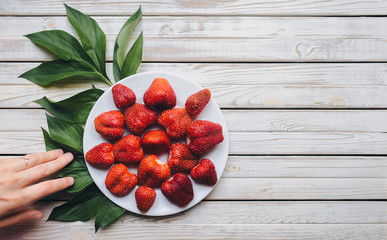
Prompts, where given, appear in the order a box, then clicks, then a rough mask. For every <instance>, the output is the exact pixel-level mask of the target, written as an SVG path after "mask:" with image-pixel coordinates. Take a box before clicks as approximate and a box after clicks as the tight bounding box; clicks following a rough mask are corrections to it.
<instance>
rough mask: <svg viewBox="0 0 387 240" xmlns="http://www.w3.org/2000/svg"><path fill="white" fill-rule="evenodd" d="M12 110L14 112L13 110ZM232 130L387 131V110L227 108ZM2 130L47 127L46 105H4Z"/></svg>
mask: <svg viewBox="0 0 387 240" xmlns="http://www.w3.org/2000/svg"><path fill="white" fill-rule="evenodd" d="M10 111H12V114H9V112H10ZM222 112H223V116H224V118H225V120H226V124H227V128H228V130H229V131H230V132H340V131H341V132H355V133H356V132H358V133H360V132H364V133H371V132H372V133H380V132H387V126H386V124H385V122H387V111H386V110H367V111H365V110H343V111H337V110H223V111H222ZM0 116H2V117H1V118H0V132H9V131H13V132H26V131H40V127H44V128H46V127H47V125H46V117H45V110H43V109H12V110H10V109H0Z"/></svg>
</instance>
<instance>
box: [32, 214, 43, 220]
mask: <svg viewBox="0 0 387 240" xmlns="http://www.w3.org/2000/svg"><path fill="white" fill-rule="evenodd" d="M33 217H34V219H41V218H42V217H43V214H42V213H35V214H34V216H33Z"/></svg>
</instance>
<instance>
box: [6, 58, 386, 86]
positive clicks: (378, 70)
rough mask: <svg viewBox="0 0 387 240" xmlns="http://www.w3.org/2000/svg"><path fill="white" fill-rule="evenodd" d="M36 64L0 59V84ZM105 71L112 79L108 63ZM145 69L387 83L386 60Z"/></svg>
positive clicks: (262, 81)
mask: <svg viewBox="0 0 387 240" xmlns="http://www.w3.org/2000/svg"><path fill="white" fill-rule="evenodd" d="M38 65H39V63H27V62H16V63H13V62H0V69H1V71H0V84H1V85H14V84H30V85H31V84H33V83H31V82H29V81H27V80H25V79H23V78H18V76H19V75H21V74H22V73H24V72H26V71H28V70H29V69H31V68H34V67H36V66H38ZM107 71H108V75H109V76H111V79H113V77H112V76H113V75H112V64H111V63H108V64H107ZM145 71H162V72H174V73H178V74H180V75H183V76H186V77H187V78H189V79H191V80H192V81H195V82H197V83H198V84H200V85H206V84H213V85H233V84H234V85H252V84H259V85H286V86H287V85H313V86H332V85H333V86H341V85H344V86H348V87H349V86H387V63H263V64H260V63H255V64H234V63H227V64H226V63H142V64H141V66H140V68H139V70H138V72H145ZM73 81H74V80H71V82H73ZM78 81H79V82H82V81H83V82H86V80H84V79H82V78H80V79H79V80H78ZM68 82H69V81H68ZM99 85H103V84H99Z"/></svg>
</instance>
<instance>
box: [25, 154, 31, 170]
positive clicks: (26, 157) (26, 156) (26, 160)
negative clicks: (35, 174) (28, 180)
mask: <svg viewBox="0 0 387 240" xmlns="http://www.w3.org/2000/svg"><path fill="white" fill-rule="evenodd" d="M29 159H30V157H29V156H28V155H25V156H24V162H25V163H26V169H28V160H29Z"/></svg>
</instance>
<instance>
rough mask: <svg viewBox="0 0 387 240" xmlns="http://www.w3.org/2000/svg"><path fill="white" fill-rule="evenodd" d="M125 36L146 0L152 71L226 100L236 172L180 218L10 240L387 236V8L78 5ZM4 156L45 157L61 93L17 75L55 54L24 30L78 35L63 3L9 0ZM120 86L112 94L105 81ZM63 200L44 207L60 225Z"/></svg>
mask: <svg viewBox="0 0 387 240" xmlns="http://www.w3.org/2000/svg"><path fill="white" fill-rule="evenodd" d="M67 3H68V4H69V5H70V6H72V7H75V8H77V9H79V10H81V11H83V12H84V13H86V14H89V15H92V16H93V17H94V18H95V19H96V20H97V21H98V23H99V24H100V25H101V27H102V29H103V30H104V31H105V32H106V35H107V38H108V44H107V47H108V50H107V54H108V55H107V58H108V60H109V62H110V63H109V64H108V69H109V70H110V74H111V59H112V46H113V42H114V38H115V36H116V34H117V33H118V31H119V29H120V27H121V26H122V24H123V23H124V21H125V20H126V19H127V18H128V16H129V15H130V14H131V13H133V12H134V11H135V10H136V9H137V8H138V5H139V4H140V3H141V4H142V9H143V14H144V17H143V19H142V21H141V23H140V25H139V27H138V28H137V31H136V33H135V35H138V33H139V31H140V30H143V31H144V62H143V63H142V65H141V67H140V70H139V72H144V71H151V70H157V71H158V70H161V71H170V72H177V73H181V74H185V75H187V76H189V77H190V78H191V79H193V80H195V81H197V83H199V84H200V85H202V86H203V87H208V88H210V89H211V90H212V92H213V97H214V99H215V101H216V102H217V103H218V104H219V105H220V106H221V108H222V110H223V114H224V117H225V119H226V121H227V125H228V128H229V134H230V152H229V159H228V163H227V167H226V169H225V172H224V174H223V176H222V178H221V180H220V182H219V184H218V185H217V187H216V188H215V189H214V191H213V192H212V193H211V194H210V195H209V196H208V197H207V198H206V199H205V200H204V201H202V202H201V203H200V204H198V205H197V206H195V207H194V208H192V209H190V210H188V211H186V212H183V213H181V214H176V215H173V216H169V217H142V216H137V215H133V214H131V213H128V214H126V215H125V216H124V217H123V218H121V219H120V220H119V221H118V222H116V223H115V224H114V225H112V226H111V227H109V228H106V229H102V230H100V231H99V232H98V233H97V234H94V227H93V221H88V222H74V223H62V222H45V221H44V220H42V221H37V222H34V223H25V224H23V225H19V226H15V227H11V228H8V229H3V230H0V239H229V238H230V239H231V238H234V239H359V240H364V239H373V240H374V239H387V202H386V201H385V200H386V199H387V178H386V177H387V157H386V156H387V134H386V132H387V27H386V24H387V17H386V15H387V1H384V0H368V1H364V0H322V1H321V0H318V1H317V0H297V1H282V0H270V1H268V0H267V1H266V0H265V1H253V0H233V1H215V0H204V1H200V0H157V1H156V0H154V1H152V0H150V1H127V0H116V1H91V0H80V1H69V2H67ZM0 14H1V17H0V85H1V86H0V154H1V156H2V158H6V157H7V156H15V155H16V156H19V155H24V154H26V153H29V152H37V151H43V150H44V144H43V137H42V133H41V131H40V127H41V126H43V127H46V123H45V116H44V110H43V109H42V108H41V107H40V105H38V104H36V103H34V102H33V100H36V99H38V98H41V97H43V96H48V97H51V98H52V99H54V100H60V99H64V98H66V97H68V96H70V95H73V94H74V93H77V92H79V91H81V90H85V89H88V88H90V83H87V82H84V81H83V82H82V81H81V82H80V83H71V84H53V85H51V86H49V87H47V88H42V87H39V86H37V85H34V84H32V83H30V82H28V81H26V80H24V79H19V78H17V76H18V75H20V74H21V73H23V72H25V71H26V70H28V69H30V68H32V67H35V66H37V65H38V64H39V63H40V62H41V61H44V60H49V59H53V57H52V55H50V54H48V53H46V52H45V51H43V50H42V49H40V48H39V47H37V46H35V45H34V44H32V43H31V42H30V41H29V40H28V39H26V38H24V37H23V36H22V35H24V34H28V33H32V32H36V31H41V30H45V29H63V30H66V31H69V32H71V33H75V32H74V30H73V29H72V28H71V26H70V24H69V23H68V21H67V19H66V17H65V9H64V6H63V5H62V1H49V0H39V1H37V0H36V1H28V0H3V1H1V3H0ZM97 87H101V88H103V89H106V88H107V87H106V85H104V84H97ZM61 203H62V202H60V201H55V202H39V203H37V204H36V205H35V207H37V208H38V209H42V210H43V211H44V213H45V216H46V217H47V216H48V214H49V212H50V211H51V209H52V208H53V207H54V206H57V205H59V204H61Z"/></svg>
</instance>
